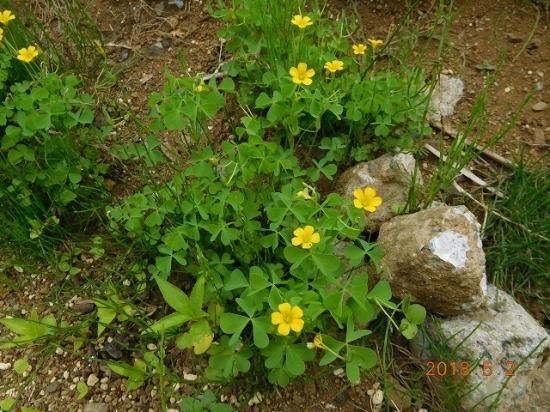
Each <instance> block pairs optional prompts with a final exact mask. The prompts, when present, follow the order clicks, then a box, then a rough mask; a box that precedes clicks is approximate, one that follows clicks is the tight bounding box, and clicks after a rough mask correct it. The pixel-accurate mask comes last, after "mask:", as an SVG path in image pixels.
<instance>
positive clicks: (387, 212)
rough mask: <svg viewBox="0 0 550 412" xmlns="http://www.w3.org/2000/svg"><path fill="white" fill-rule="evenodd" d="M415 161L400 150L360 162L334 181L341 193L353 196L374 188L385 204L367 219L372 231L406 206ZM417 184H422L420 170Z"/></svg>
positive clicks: (417, 174)
mask: <svg viewBox="0 0 550 412" xmlns="http://www.w3.org/2000/svg"><path fill="white" fill-rule="evenodd" d="M415 162H416V161H415V159H414V157H413V156H412V155H411V154H408V153H399V154H397V155H395V156H392V155H389V154H386V155H383V156H381V157H379V158H377V159H374V160H371V161H369V162H363V163H358V164H357V165H355V166H353V167H351V168H349V169H347V170H346V171H345V172H344V173H342V174H341V175H340V177H339V178H338V180H337V181H336V183H335V190H336V191H337V192H338V193H339V194H341V195H342V196H345V197H348V198H352V199H353V191H354V190H355V189H357V188H361V189H363V188H365V187H367V186H371V187H374V188H375V189H376V191H377V193H378V195H379V196H381V197H382V199H383V203H382V204H381V205H380V206H379V207H378V209H377V210H376V212H374V213H368V214H367V215H366V217H367V220H366V221H367V228H368V229H369V230H373V231H375V230H378V229H379V228H380V225H381V224H382V223H384V222H386V221H388V220H389V219H391V218H392V217H393V216H395V215H396V214H397V212H398V210H399V209H402V208H403V207H404V206H405V205H406V203H407V199H408V196H409V188H410V185H411V182H412V179H413V176H414V173H415V171H414V169H415ZM416 184H420V185H421V184H422V177H421V175H420V171H419V170H417V172H416Z"/></svg>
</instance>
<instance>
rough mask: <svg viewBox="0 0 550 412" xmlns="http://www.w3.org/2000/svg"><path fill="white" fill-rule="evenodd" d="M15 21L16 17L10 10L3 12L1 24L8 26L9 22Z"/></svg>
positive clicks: (0, 15)
mask: <svg viewBox="0 0 550 412" xmlns="http://www.w3.org/2000/svg"><path fill="white" fill-rule="evenodd" d="M13 19H15V16H14V15H13V13H12V12H11V11H10V10H3V11H1V12H0V23H2V24H8V22H9V21H10V20H13Z"/></svg>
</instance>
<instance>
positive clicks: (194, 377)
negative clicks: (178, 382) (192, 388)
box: [183, 373, 198, 381]
mask: <svg viewBox="0 0 550 412" xmlns="http://www.w3.org/2000/svg"><path fill="white" fill-rule="evenodd" d="M197 378H198V376H197V375H195V374H193V373H184V374H183V379H185V380H186V381H196V380H197Z"/></svg>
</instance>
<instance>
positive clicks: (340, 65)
mask: <svg viewBox="0 0 550 412" xmlns="http://www.w3.org/2000/svg"><path fill="white" fill-rule="evenodd" d="M325 69H327V71H329V72H331V73H336V72H337V71H338V70H344V62H343V61H341V60H333V61H331V62H326V63H325Z"/></svg>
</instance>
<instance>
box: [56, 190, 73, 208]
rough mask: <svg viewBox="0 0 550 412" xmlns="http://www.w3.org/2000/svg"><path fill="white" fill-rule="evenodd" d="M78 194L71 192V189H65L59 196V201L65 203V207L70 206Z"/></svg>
mask: <svg viewBox="0 0 550 412" xmlns="http://www.w3.org/2000/svg"><path fill="white" fill-rule="evenodd" d="M76 197H77V196H76V193H74V192H71V191H70V190H69V189H63V191H62V192H61V194H60V195H59V200H61V202H62V203H63V205H68V204H69V203H71V202H72V201H73V200H75V199H76Z"/></svg>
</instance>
